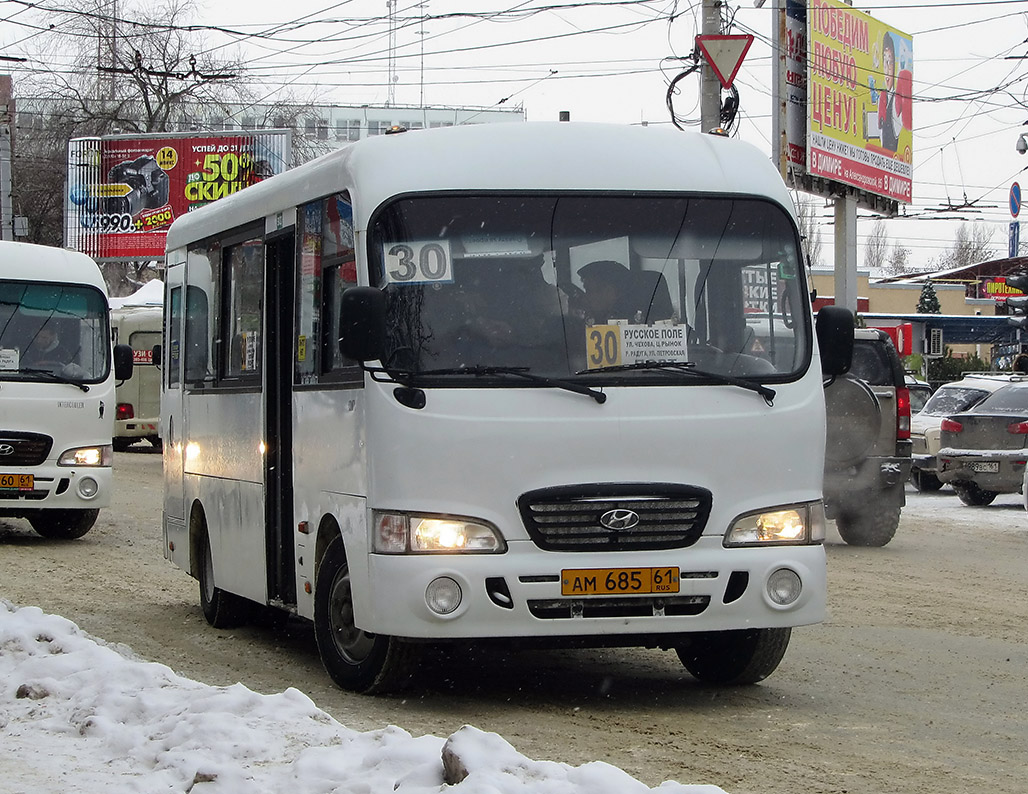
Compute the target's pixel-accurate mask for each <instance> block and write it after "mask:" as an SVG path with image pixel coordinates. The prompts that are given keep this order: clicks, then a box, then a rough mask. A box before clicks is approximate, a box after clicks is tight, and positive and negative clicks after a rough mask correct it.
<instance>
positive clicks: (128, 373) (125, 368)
mask: <svg viewBox="0 0 1028 794" xmlns="http://www.w3.org/2000/svg"><path fill="white" fill-rule="evenodd" d="M131 377H132V346H131V345H115V346H114V379H115V380H128V379H129V378H131Z"/></svg>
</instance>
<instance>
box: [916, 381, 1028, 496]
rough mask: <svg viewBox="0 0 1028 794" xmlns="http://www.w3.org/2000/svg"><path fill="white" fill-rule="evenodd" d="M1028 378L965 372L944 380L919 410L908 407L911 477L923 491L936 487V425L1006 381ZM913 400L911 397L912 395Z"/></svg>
mask: <svg viewBox="0 0 1028 794" xmlns="http://www.w3.org/2000/svg"><path fill="white" fill-rule="evenodd" d="M1019 381H1025V382H1028V379H1026V378H1024V376H1022V375H1000V374H997V375H976V374H969V375H965V376H964V377H963V378H962V379H961V380H958V381H953V382H951V383H944V384H943V385H942V386H940V387H939V388H938V389H936V390H935V393H934V394H932V396H931V397H930V398H929V399H928V402H926V403H925V405H924V407H923V408H921V409H920V410H918V411H915V410H913V409H912V410H911V417H910V441H911V444H912V445H913V447H912V453H913V454H912V458H913V460H912V463H911V468H910V480H911V482H912V483H913V484H914V487H915V488H917V490H918V491H921V492H922V493H925V492H930V491H938V490H939V489H940V488H941V487H942V481H941V480H940V479H939V478H938V476H937V471H938V468H939V463H938V454H939V448H940V447H941V446H942V444H941V442H940V439H939V435H940V430H939V426H940V425H941V424H942V420H943V419H944V418H946V417H947V416H950V415H951V414H956V413H961V412H962V411H969V410H970V409H971V408H972V407H973V406H975V405H977V404H978V403H980V402H981V401H982V400H984V399H985V398H986V397H988V396H989V395H990V394H992V393H993V392H994V391H996V390H997V389H1001V388H1003V387H1004V386H1006V385H1007V384H1009V383H1015V382H1019ZM911 402H913V398H911Z"/></svg>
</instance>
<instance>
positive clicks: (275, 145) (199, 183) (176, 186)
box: [65, 130, 291, 261]
mask: <svg viewBox="0 0 1028 794" xmlns="http://www.w3.org/2000/svg"><path fill="white" fill-rule="evenodd" d="M290 146H291V138H290V132H289V131H288V130H260V131H255V132H244V133H217V132H211V133H198V132H192V133H187V134H182V135H175V134H170V133H154V134H149V135H132V136H128V135H112V136H106V137H100V138H76V139H74V140H72V141H71V142H70V144H69V147H68V195H67V198H66V207H67V212H66V218H67V221H66V226H65V246H66V247H68V248H71V249H73V250H76V251H81V252H82V253H84V254H86V255H88V256H91V257H93V258H94V259H96V260H98V261H104V260H107V261H111V260H119V259H120V260H125V259H163V257H164V238H165V235H166V234H167V231H168V227H169V226H171V224H172V222H173V221H174V220H175V219H176V218H179V217H181V216H182V215H184V214H185V213H187V212H192V211H193V210H195V209H198V208H199V207H202V206H204V205H206V204H209V203H211V202H212V201H216V200H217V199H219V198H224V197H225V196H229V195H231V194H232V193H235V192H236V191H238V190H242V189H243V188H245V187H248V186H249V185H252V184H254V183H256V182H260V181H261V180H262V179H266V178H268V177H269V176H273V175H274V174H278V173H281V172H282V171H284V170H285V168H286V166H287V164H288V162H289V156H290Z"/></svg>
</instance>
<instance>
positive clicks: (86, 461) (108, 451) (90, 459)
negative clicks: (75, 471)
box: [57, 444, 114, 466]
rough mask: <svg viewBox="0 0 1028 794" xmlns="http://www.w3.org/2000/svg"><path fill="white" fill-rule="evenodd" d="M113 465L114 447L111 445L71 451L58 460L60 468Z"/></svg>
mask: <svg viewBox="0 0 1028 794" xmlns="http://www.w3.org/2000/svg"><path fill="white" fill-rule="evenodd" d="M113 464H114V447H112V446H111V445H110V444H105V445H103V446H99V447H79V448H78V449H69V450H67V451H66V452H65V453H64V454H62V455H61V457H59V458H58V459H57V465H58V466H111V465H113Z"/></svg>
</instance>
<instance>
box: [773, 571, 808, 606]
mask: <svg viewBox="0 0 1028 794" xmlns="http://www.w3.org/2000/svg"><path fill="white" fill-rule="evenodd" d="M802 590H803V583H802V582H800V577H799V574H797V573H796V572H795V571H792V570H790V569H788V568H779V569H778V570H777V571H775V572H774V573H772V574H771V575H770V576H769V577H768V578H767V597H768V598H770V599H771V600H772V601H773V602H774V603H776V604H778V605H779V606H783V607H785V606H788V605H789V604H792V603H793V602H795V601H796V599H797V598H799V597H800V592H801V591H802Z"/></svg>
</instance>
